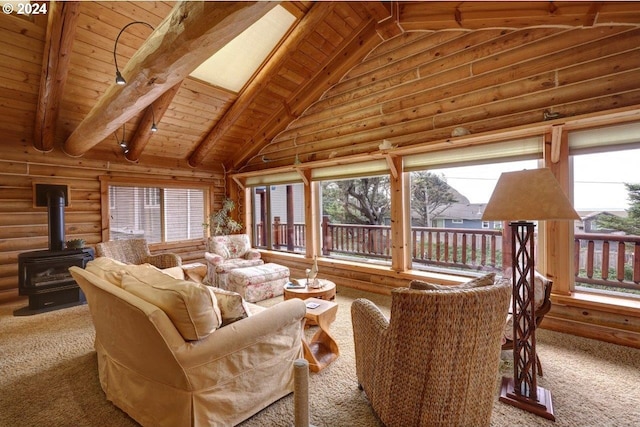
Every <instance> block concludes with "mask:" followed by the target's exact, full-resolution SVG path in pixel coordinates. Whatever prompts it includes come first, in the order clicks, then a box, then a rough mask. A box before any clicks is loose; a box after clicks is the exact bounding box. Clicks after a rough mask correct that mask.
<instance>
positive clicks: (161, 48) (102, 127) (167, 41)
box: [64, 1, 279, 157]
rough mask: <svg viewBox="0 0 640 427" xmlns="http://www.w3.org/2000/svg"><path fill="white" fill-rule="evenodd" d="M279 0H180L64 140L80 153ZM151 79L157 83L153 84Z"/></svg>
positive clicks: (69, 150)
mask: <svg viewBox="0 0 640 427" xmlns="http://www.w3.org/2000/svg"><path fill="white" fill-rule="evenodd" d="M278 3H279V2H208V1H203V2H196V1H184V2H179V3H177V4H176V6H175V7H174V8H173V10H172V11H171V13H170V14H169V15H168V16H167V17H166V18H165V19H164V20H163V21H162V23H161V24H160V25H159V26H158V27H157V28H156V29H155V31H153V33H152V34H151V35H150V36H149V38H148V39H147V41H146V42H145V43H144V44H143V45H142V47H141V48H140V49H139V50H138V51H137V52H136V53H135V54H134V55H133V57H132V58H131V59H130V60H129V62H128V63H127V65H126V67H125V68H124V69H123V70H122V74H123V75H125V76H126V78H127V84H126V85H125V86H119V85H116V84H115V83H114V84H112V85H111V86H110V87H109V89H107V91H106V92H105V94H104V95H103V96H102V98H101V99H100V101H99V102H98V103H97V104H96V105H95V106H94V107H93V108H92V110H91V111H90V112H89V114H88V115H87V117H85V118H84V120H83V121H82V122H81V123H80V125H79V126H78V127H77V128H76V129H75V130H74V131H73V133H72V134H71V135H70V136H69V138H68V139H67V141H66V142H65V143H64V151H65V153H66V154H68V155H69V156H73V157H79V156H82V155H83V154H84V153H86V152H87V151H89V150H90V149H91V148H93V147H94V146H95V145H97V144H99V143H100V142H101V141H103V140H104V139H105V138H107V137H108V136H109V135H111V134H112V133H113V132H114V131H115V130H116V129H118V128H120V127H121V126H122V124H123V123H126V122H127V121H128V120H129V119H131V118H132V117H134V116H135V115H136V114H138V113H139V112H140V111H142V110H143V109H145V108H146V107H148V106H149V105H150V104H151V103H152V102H153V101H155V100H156V99H158V98H159V97H160V96H161V95H162V94H164V93H165V92H167V91H169V90H170V89H171V88H173V87H174V86H176V85H177V84H178V83H180V82H181V81H182V80H184V79H185V78H186V77H188V75H189V74H190V73H191V72H192V71H193V70H195V69H196V68H197V67H198V66H199V65H200V64H202V62H204V61H205V60H206V59H208V58H209V57H211V55H213V54H214V53H216V52H217V51H218V50H220V49H221V48H222V47H224V46H225V45H226V44H227V43H228V42H229V41H231V40H232V39H233V38H235V37H236V36H237V35H238V34H240V33H242V32H243V31H244V30H246V29H247V28H248V27H249V26H251V25H252V24H253V23H254V22H256V21H257V20H258V19H260V18H261V17H262V16H264V15H265V14H266V13H267V12H269V11H270V10H271V9H273V8H274V7H275V6H276V5H277V4H278ZM150 83H153V84H150Z"/></svg>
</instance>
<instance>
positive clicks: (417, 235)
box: [257, 218, 640, 291]
mask: <svg viewBox="0 0 640 427" xmlns="http://www.w3.org/2000/svg"><path fill="white" fill-rule="evenodd" d="M258 230H259V232H258V233H257V234H258V239H257V240H258V246H262V247H264V246H265V245H264V243H263V242H264V236H263V233H262V227H261V226H259V227H258ZM272 231H273V234H272V246H273V248H274V249H276V250H288V251H292V252H304V249H305V245H306V234H305V226H304V224H302V223H297V224H293V226H291V225H287V224H280V223H278V224H274V225H273V227H272ZM502 240H503V239H502V231H501V230H484V229H465V228H435V227H413V228H412V229H411V258H412V260H413V262H414V265H416V264H417V265H418V266H419V265H423V266H425V267H426V266H439V267H445V268H454V269H463V270H489V271H502V269H503V262H502V253H503V251H502ZM322 254H323V255H325V256H331V255H332V254H334V255H346V256H353V257H360V258H377V259H391V227H389V226H384V225H356V224H332V223H330V222H329V221H328V220H326V218H325V220H324V221H323V222H322ZM508 261H509V260H507V262H506V265H508V264H509V262H508ZM574 261H575V280H576V283H578V284H581V283H582V284H587V285H599V286H602V287H604V288H611V289H614V288H616V289H618V290H619V289H620V288H623V289H630V290H634V291H640V236H620V235H613V234H595V233H588V234H587V233H576V234H575V248H574Z"/></svg>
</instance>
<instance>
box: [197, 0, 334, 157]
mask: <svg viewBox="0 0 640 427" xmlns="http://www.w3.org/2000/svg"><path fill="white" fill-rule="evenodd" d="M334 7H335V4H332V2H318V3H315V4H314V6H313V7H312V8H311V10H310V11H309V12H308V13H307V14H306V15H305V16H304V17H303V18H302V20H301V21H300V22H299V23H298V25H296V27H295V28H294V29H293V31H292V32H291V34H290V35H288V36H287V37H286V39H285V40H284V42H283V43H282V44H281V45H280V46H279V47H278V49H277V50H276V52H275V53H274V54H273V56H272V57H271V58H269V60H268V61H267V63H266V64H265V66H264V67H262V69H261V70H260V71H259V72H258V74H257V75H256V77H255V78H254V79H253V80H252V81H251V82H250V83H249V85H248V86H247V87H246V89H245V90H244V91H243V92H242V93H241V94H240V96H238V98H237V99H236V101H235V102H234V103H233V105H232V106H231V108H229V110H227V112H226V113H225V115H224V116H222V118H220V120H219V121H218V122H217V123H216V125H215V126H214V127H213V129H211V131H210V132H209V134H208V135H207V136H205V137H204V139H203V140H202V141H201V142H200V143H199V144H198V146H197V147H196V149H195V150H194V152H193V153H192V154H191V156H190V157H189V164H190V165H191V166H192V167H197V166H198V165H200V163H202V161H203V160H204V158H205V156H206V155H207V153H208V152H209V151H210V150H211V149H212V148H213V147H214V145H215V144H216V143H217V142H218V141H219V140H220V138H222V137H223V136H224V135H225V133H226V132H227V131H228V130H229V129H230V128H231V127H232V126H233V125H234V124H235V122H236V120H238V118H239V117H240V116H241V115H242V113H244V112H245V111H246V109H247V108H249V106H250V105H251V103H252V102H253V100H254V99H255V98H256V96H258V95H259V94H260V93H261V92H262V90H263V89H264V88H265V87H266V86H267V85H268V83H269V81H270V80H271V79H272V78H273V77H274V76H276V74H277V73H278V72H279V71H280V70H281V68H282V66H283V65H284V63H285V62H286V61H287V59H288V58H289V57H290V56H291V55H292V54H293V53H294V52H295V51H296V50H297V49H298V46H299V45H300V43H301V42H302V41H304V40H305V39H306V38H307V37H308V36H309V35H310V34H311V33H312V32H313V31H315V29H316V27H317V25H318V24H319V23H321V22H322V21H324V19H325V18H326V17H327V16H328V15H329V13H331V11H333V9H334Z"/></svg>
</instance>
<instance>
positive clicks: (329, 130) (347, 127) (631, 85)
mask: <svg viewBox="0 0 640 427" xmlns="http://www.w3.org/2000/svg"><path fill="white" fill-rule="evenodd" d="M639 75H640V28H638V27H637V26H635V25H611V26H604V25H603V26H597V27H594V28H561V27H548V28H528V29H516V30H514V29H486V30H477V31H465V30H450V31H436V32H433V31H426V32H407V33H404V34H402V35H400V36H397V37H395V38H392V39H390V40H388V41H386V42H384V43H382V44H380V45H379V46H378V47H377V48H376V49H374V50H372V51H371V52H370V53H369V55H368V56H367V57H366V58H365V59H364V60H363V61H362V62H361V63H360V64H359V65H357V66H356V67H354V68H353V69H352V70H350V71H349V72H348V73H347V74H346V75H344V76H343V77H342V79H341V80H340V82H339V83H338V84H336V85H334V86H333V87H332V88H331V89H329V90H328V91H327V92H326V93H325V94H324V95H323V96H322V97H321V98H320V99H319V100H318V101H316V102H315V103H314V104H312V105H311V106H310V107H309V108H308V109H307V110H306V111H305V112H304V114H303V115H301V116H300V117H299V118H297V119H296V120H294V121H293V122H292V123H291V124H290V125H289V126H288V128H287V129H286V130H285V131H283V132H282V133H280V134H279V135H278V136H277V137H276V138H274V139H273V140H272V142H271V143H270V144H268V145H267V146H266V147H265V148H264V149H263V150H262V154H264V156H265V157H267V158H269V159H270V165H269V166H270V167H273V166H279V165H290V164H292V161H293V159H294V158H295V156H296V155H297V156H298V158H299V159H300V160H301V161H302V162H303V163H304V162H310V161H317V160H324V159H335V158H339V157H342V156H351V155H361V154H366V153H371V152H376V151H378V146H379V144H380V143H381V142H382V141H383V140H384V139H387V140H389V142H391V144H392V145H395V146H398V147H400V148H405V147H410V146H412V145H416V144H421V145H425V144H427V145H428V144H429V143H433V144H437V143H440V142H442V141H446V140H447V139H451V138H452V131H453V130H454V129H455V128H456V127H464V128H466V129H468V130H469V131H470V132H471V133H472V134H474V135H475V134H485V133H491V132H497V131H500V130H504V129H507V128H513V127H518V126H528V125H533V124H536V123H541V122H543V120H544V113H545V111H547V112H551V113H555V114H558V116H559V117H561V118H567V119H570V118H574V117H578V116H581V115H586V114H593V113H597V112H606V111H610V110H613V109H616V108H620V107H629V106H637V105H639V104H640V85H639V83H638V82H639V80H638V76H639ZM257 160H260V159H257ZM253 163H254V165H253V166H254V167H255V168H256V169H261V168H264V166H262V167H261V166H260V165H259V163H260V162H258V161H254V162H253Z"/></svg>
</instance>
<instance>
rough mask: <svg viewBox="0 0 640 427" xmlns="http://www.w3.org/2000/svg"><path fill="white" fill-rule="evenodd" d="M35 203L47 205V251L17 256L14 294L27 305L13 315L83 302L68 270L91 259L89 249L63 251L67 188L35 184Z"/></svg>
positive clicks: (82, 265) (83, 299)
mask: <svg viewBox="0 0 640 427" xmlns="http://www.w3.org/2000/svg"><path fill="white" fill-rule="evenodd" d="M35 200H36V206H47V215H48V222H49V249H48V250H41V251H33V252H25V253H21V254H19V255H18V293H19V294H20V295H26V296H28V297H29V306H28V307H26V308H25V309H21V310H17V311H16V312H15V313H14V314H16V315H23V314H35V313H37V312H39V311H45V310H49V309H52V308H62V307H63V306H68V305H72V304H80V303H83V302H85V297H84V294H83V293H82V291H81V290H80V287H79V286H78V284H77V283H76V281H75V280H74V279H73V277H72V276H71V273H69V267H72V266H78V267H82V268H84V267H85V266H86V265H87V263H88V262H89V261H91V260H92V259H93V258H94V252H93V249H91V248H83V249H65V229H64V208H65V206H66V205H68V200H69V198H68V191H67V186H65V185H48V184H35Z"/></svg>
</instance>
